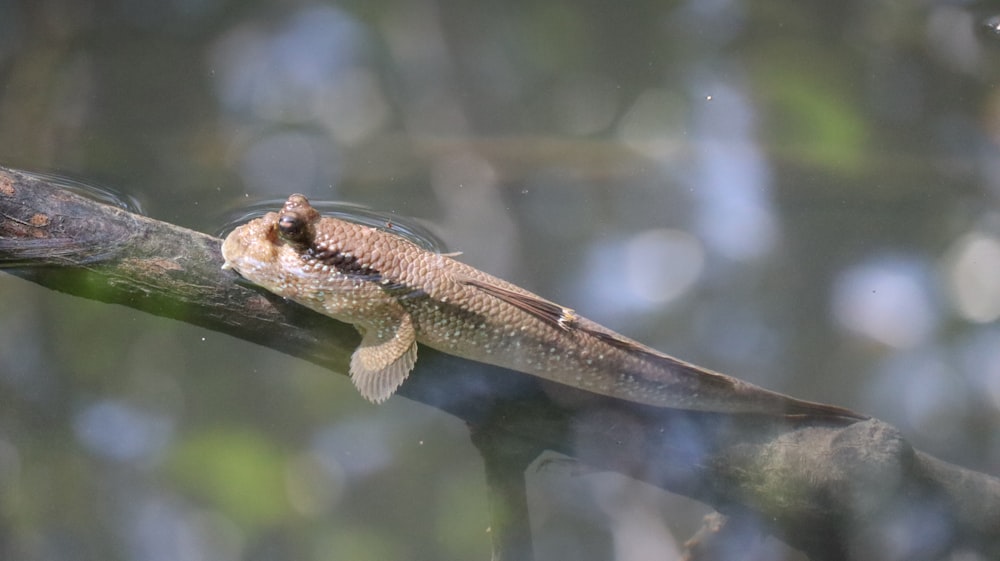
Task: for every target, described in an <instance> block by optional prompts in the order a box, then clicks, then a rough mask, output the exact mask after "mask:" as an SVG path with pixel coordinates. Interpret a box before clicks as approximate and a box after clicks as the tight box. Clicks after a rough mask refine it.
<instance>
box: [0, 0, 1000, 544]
mask: <svg viewBox="0 0 1000 561" xmlns="http://www.w3.org/2000/svg"><path fill="white" fill-rule="evenodd" d="M998 14H1000V7H997V6H996V5H995V4H987V3H974V2H962V1H957V0H956V1H950V2H949V1H940V2H933V1H932V2H896V1H891V0H875V1H871V0H868V1H846V2H825V1H820V0H812V1H801V0H796V1H792V0H763V1H760V2H746V1H740V0H709V1H704V0H676V1H635V2H622V3H612V2H601V1H591V0H584V1H567V0H541V1H532V0H513V1H511V0H508V1H504V2H489V1H485V0H475V1H469V2H457V1H448V0H442V1H432V0H416V1H400V0H376V1H364V2H362V1H345V2H333V1H322V0H271V1H265V0H0V165H4V166H9V167H15V168H21V169H27V170H32V171H41V172H48V173H58V174H61V175H64V176H66V177H69V178H73V179H76V180H79V181H82V182H84V183H88V184H92V185H100V186H105V187H108V188H111V189H114V190H117V191H118V192H119V193H121V194H122V196H123V198H128V199H133V200H135V201H138V203H139V204H140V205H141V207H142V209H143V211H144V212H146V213H147V214H149V215H150V216H153V217H155V218H158V219H161V220H167V221H171V222H174V223H177V224H181V225H184V226H187V227H190V228H194V229H197V230H201V231H206V232H218V231H219V229H220V228H221V227H222V226H223V224H225V223H226V221H227V220H229V219H231V217H232V216H233V215H234V213H239V212H240V209H242V208H245V207H246V206H247V205H250V204H253V203H257V202H260V201H263V200H269V199H274V198H279V199H280V198H283V197H285V196H287V195H288V194H289V193H291V192H302V193H305V194H307V195H308V196H310V197H312V198H314V199H319V200H341V201H349V202H352V203H361V204H365V205H368V206H370V207H372V208H375V209H379V210H382V211H386V212H390V213H393V214H395V215H398V216H399V217H400V219H401V220H405V219H407V217H409V218H411V219H414V220H417V221H419V222H420V223H422V224H425V225H428V226H429V227H430V228H431V229H432V230H433V231H434V232H435V234H437V235H438V236H439V237H440V238H442V239H443V240H445V241H446V243H447V244H448V246H449V249H450V250H456V251H462V252H464V253H463V257H462V259H463V260H465V261H467V262H469V263H471V264H473V265H476V266H478V267H480V268H483V269H486V270H488V271H489V272H491V273H494V274H496V275H498V276H501V277H504V278H507V279H509V280H511V281H514V282H517V283H519V284H521V285H523V286H525V287H528V288H530V289H532V290H534V291H536V292H538V293H541V294H543V295H545V296H547V297H550V298H552V299H553V300H556V301H558V302H560V303H563V304H566V305H568V306H571V307H573V308H575V309H576V310H578V311H579V312H580V313H582V314H584V315H586V316H588V317H590V318H592V319H595V320H597V321H599V322H601V323H604V324H605V325H608V326H609V327H612V328H614V329H616V330H618V331H621V332H623V333H626V334H628V335H629V336H632V337H633V338H636V339H639V340H640V341H643V342H645V343H648V344H650V345H651V346H654V347H656V348H658V349H661V350H663V351H666V352H669V353H671V354H674V355H677V356H680V357H682V358H684V359H686V360H689V361H692V362H695V363H698V364H701V365H704V366H707V367H710V368H713V369H715V370H720V371H723V372H727V373H730V374H734V375H737V376H740V377H742V378H744V379H747V380H751V381H753V382H756V383H759V384H761V385H764V386H767V387H769V388H773V389H777V390H780V391H783V392H786V393H791V394H794V395H796V396H799V397H803V398H808V399H814V400H820V401H827V402H833V403H837V404H840V405H845V406H848V407H851V408H853V409H857V410H859V411H864V412H866V413H869V414H872V415H874V416H876V417H879V418H881V419H883V420H885V421H887V422H889V423H891V424H893V425H895V426H897V427H898V428H899V429H901V430H902V431H903V433H904V434H905V435H906V436H907V437H908V438H909V439H910V440H911V441H912V442H913V443H914V444H915V445H916V446H917V447H919V448H921V449H923V450H925V451H927V452H930V453H932V454H934V455H937V456H939V457H941V458H943V459H946V460H949V461H952V462H954V463H958V464H961V465H963V466H966V467H969V468H972V469H976V470H981V471H986V472H989V473H998V472H1000V430H997V427H998V425H1000V327H998V326H997V318H998V317H1000V212H998V202H1000V89H998V83H1000V33H998V30H1000V20H998V19H997V15H998ZM559 466H560V464H559V463H554V464H553V463H550V464H547V466H546V467H543V468H541V469H532V470H531V471H529V474H528V477H529V491H530V494H531V496H530V500H531V505H532V512H531V517H532V524H533V527H534V528H535V532H536V552H537V554H538V558H539V559H540V560H555V559H576V560H595V561H596V560H606V559H616V560H628V561H638V560H646V559H657V560H662V559H672V558H674V556H675V555H676V552H677V550H678V547H679V546H678V543H680V542H682V541H683V540H684V539H686V538H687V537H688V536H689V535H690V533H691V532H692V531H693V529H694V528H696V527H697V525H698V524H699V521H700V517H701V516H702V515H703V514H705V513H706V512H708V510H707V509H706V508H705V507H703V506H701V505H698V504H696V503H693V502H691V501H688V500H686V499H683V498H680V497H675V496H671V495H669V494H667V493H664V492H662V491H660V490H657V489H652V488H650V487H647V486H644V485H642V484H639V483H636V482H633V481H629V480H627V479H625V478H622V477H618V476H612V475H608V474H593V473H586V472H585V471H584V472H582V473H581V472H580V470H577V469H572V468H565V467H559ZM485 497H486V490H485V486H484V476H483V473H482V464H481V461H480V460H479V458H478V456H477V455H476V452H475V450H474V449H473V448H472V446H471V445H470V444H469V441H468V436H467V434H466V430H465V428H464V426H463V425H462V424H461V423H459V422H458V421H456V420H455V419H453V418H451V417H448V416H447V415H445V414H443V413H441V412H439V411H436V410H433V409H430V408H428V407H425V406H422V405H419V404H415V403H412V402H409V401H407V400H405V399H404V398H395V399H392V400H390V401H389V402H388V403H386V404H384V405H382V406H377V407H376V406H372V405H370V404H368V403H365V402H364V401H363V400H362V399H361V398H360V397H359V396H358V395H357V394H356V392H355V391H354V389H353V387H352V386H351V384H350V382H349V380H348V379H347V378H346V377H344V376H340V375H337V374H334V373H331V372H328V371H324V370H321V369H318V368H316V367H315V366H312V365H309V364H306V363H304V362H302V361H299V360H295V359H291V358H289V357H286V356H283V355H280V354H277V353H275V352H272V351H269V350H267V349H263V348H260V347H256V346H254V345H251V344H249V343H245V342H242V341H237V340H233V339H231V338H228V337H226V336H222V335H219V334H216V333H212V332H209V331H205V330H202V329H198V328H194V327H191V326H188V325H184V324H182V323H178V322H172V321H167V320H163V319H159V318H154V317H150V316H147V315H143V314H141V313H138V312H135V311H133V310H130V309H125V308H122V307H116V306H108V305H103V304H100V303H96V302H91V301H86V300H83V299H78V298H72V297H68V296H64V295H60V294H56V293H53V292H50V291H47V290H45V289H42V288H39V287H36V286H34V285H31V284H29V283H26V282H24V281H21V280H19V279H16V278H14V277H11V276H9V275H0V547H2V553H3V554H4V558H8V559H25V560H35V559H37V560H48V559H60V560H130V561H132V560H134V561H160V560H223V561H224V560H237V559H240V560H243V559H246V560H270V559H296V560H341V559H350V560H352V561H367V560H373V561H374V560H465V559H486V558H488V555H489V525H490V521H489V519H488V516H487V513H486V504H485ZM932 522H933V521H931V523H932ZM890 553H891V552H890ZM732 558H733V559H737V558H738V559H801V556H799V554H797V553H796V552H794V551H790V550H787V549H785V548H783V546H782V545H781V544H779V543H777V542H775V541H773V540H768V541H765V542H763V543H762V544H761V545H760V546H759V547H758V548H757V549H756V550H755V551H753V552H747V551H745V550H744V551H739V552H735V553H734V554H733V557H732ZM887 558H891V556H890V557H887ZM963 559H966V558H963Z"/></svg>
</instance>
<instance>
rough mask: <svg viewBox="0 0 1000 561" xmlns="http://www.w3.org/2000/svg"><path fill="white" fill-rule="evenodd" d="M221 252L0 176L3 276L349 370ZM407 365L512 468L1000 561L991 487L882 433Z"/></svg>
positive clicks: (305, 319) (316, 333)
mask: <svg viewBox="0 0 1000 561" xmlns="http://www.w3.org/2000/svg"><path fill="white" fill-rule="evenodd" d="M219 246H220V240H218V239H217V238H213V237H211V236H207V235H204V234H200V233H198V232H194V231H191V230H187V229H184V228H180V227H177V226H174V225H171V224H168V223H164V222H159V221H156V220H153V219H150V218H147V217H144V216H139V215H136V214H132V213H130V212H127V211H124V210H121V209H118V208H115V207H112V206H109V205H106V204H103V203H99V202H96V201H92V200H89V199H86V198H83V197H81V196H79V195H76V194H74V193H71V192H69V191H66V190H63V189H61V188H59V187H58V186H56V185H52V184H51V183H49V182H47V181H45V180H43V179H39V178H37V177H32V176H29V175H25V174H22V173H19V172H16V171H12V170H5V169H3V168H0V266H3V267H7V268H8V270H9V272H11V273H13V274H15V275H18V276H20V277H23V278H25V279H28V280H30V281H33V282H36V283H38V284H40V285H43V286H46V287H49V288H52V289H55V290H59V291H62V292H67V293H70V294H75V295H78V296H83V297H85V298H92V299H97V300H101V301H105V302H113V303H118V304H123V305H126V306H130V307H132V308H136V309H139V310H143V311H146V312H149V313H152V314H156V315H160V316H165V317H170V318H174V319H178V320H180V321H184V322H188V323H191V324H195V325H200V326H203V327H206V328H209V329H212V330H215V331H218V332H222V333H226V334H229V335H232V336H234V337H238V338H241V339H245V340H248V341H253V342H255V343H258V344H261V345H264V346H267V347H270V348H273V349H275V350H279V351H281V352H284V353H287V354H290V355H293V356H297V357H300V358H304V359H306V360H309V361H312V362H314V363H316V364H319V365H321V366H324V367H326V368H329V369H330V370H332V371H334V372H337V373H341V374H343V373H345V372H346V371H347V364H348V358H349V356H350V353H351V352H352V350H353V349H354V347H355V346H356V345H357V343H358V341H359V338H358V335H357V334H356V332H355V331H354V329H353V328H352V327H351V326H349V325H346V324H343V323H339V322H336V321H334V320H331V319H329V318H326V317H324V316H321V315H319V314H315V313H313V312H310V311H308V310H306V309H304V308H302V307H300V306H298V305H296V304H292V303H289V302H285V301H283V300H281V299H280V298H276V297H273V296H271V295H269V294H267V293H264V292H261V291H259V290H256V289H253V288H251V287H247V286H244V285H243V284H240V283H238V282H236V281H237V276H236V275H235V274H233V273H232V272H230V271H223V270H222V269H221V266H222V257H221V255H220V253H219ZM420 353H421V358H420V360H419V361H418V364H417V368H416V370H415V371H414V373H413V374H412V375H411V376H410V378H409V379H408V381H407V382H406V383H405V384H404V385H403V386H402V388H401V389H400V391H399V393H400V394H402V395H404V396H406V397H408V398H410V399H413V400H416V401H419V402H422V403H425V404H427V405H430V406H432V407H436V408H438V409H441V410H443V411H446V412H448V413H450V414H452V415H455V416H457V417H459V418H461V419H463V420H465V421H466V422H467V423H468V424H470V425H471V426H472V427H473V428H474V432H475V431H479V432H478V434H479V436H478V437H477V440H478V441H481V442H497V441H498V436H499V437H502V438H500V440H502V441H503V442H504V446H513V447H514V448H516V449H517V450H516V451H515V453H514V455H515V457H530V456H531V455H533V452H534V451H541V450H554V451H557V452H560V453H563V454H566V455H568V456H572V457H574V458H578V459H580V460H581V461H583V462H586V463H587V464H589V465H591V466H593V467H595V468H597V469H601V470H611V471H616V472H619V473H622V474H625V475H627V476H630V477H634V478H636V479H640V480H642V481H646V482H648V483H651V484H653V485H657V486H659V487H662V488H664V489H667V490H669V491H672V492H675V493H680V494H683V495H687V496H690V497H693V498H696V499H698V500H701V501H704V502H706V503H708V504H710V505H712V506H713V507H715V508H716V509H718V510H719V511H720V512H722V513H725V514H727V515H729V516H731V517H740V518H741V519H755V520H756V521H757V522H758V523H759V524H760V525H761V526H763V527H764V528H765V529H766V530H767V531H769V532H771V533H773V534H774V535H775V536H777V537H778V538H780V539H782V540H784V541H785V542H787V543H788V544H790V545H792V546H793V547H796V548H798V549H801V550H803V551H805V552H806V553H807V554H808V555H809V556H810V558H811V559H814V560H825V559H830V560H832V559H838V560H839V559H871V558H881V559H938V558H943V557H946V556H947V555H948V553H949V552H951V551H955V550H959V549H961V550H963V551H972V552H977V553H979V554H981V555H982V556H984V558H997V557H1000V480H998V479H996V478H993V477H990V476H988V475H985V474H981V473H976V472H971V471H968V470H964V469H962V468H959V467H956V466H953V465H950V464H947V463H945V462H942V461H940V460H937V459H935V458H932V457H930V456H927V455H926V454H923V453H920V452H917V451H914V450H913V449H912V448H911V446H910V445H909V444H908V443H907V442H906V441H905V439H903V437H902V436H901V435H900V434H899V432H898V431H897V430H895V429H894V428H893V427H891V426H888V425H886V424H884V423H882V422H880V421H877V420H871V421H867V422H862V423H855V424H852V425H848V426H837V425H823V424H817V423H816V422H813V423H812V424H807V423H799V424H789V423H787V422H781V421H778V420H775V419H770V418H761V417H754V416H746V415H744V416H726V415H717V414H707V413H693V412H683V411H675V410H666V409H657V408H653V407H646V406H638V405H635V404H631V403H627V402H623V401H619V400H615V399H611V398H606V397H601V396H597V395H593V394H590V393H587V392H585V391H582V390H574V389H572V388H567V387H565V386H559V385H555V384H549V383H545V382H542V381H540V380H538V379H536V378H534V377H532V376H529V375H526V374H521V373H517V372H512V371H508V370H503V369H500V368H496V367H491V366H486V365H482V364H478V363H474V362H470V361H466V360H463V359H459V358H456V357H452V356H448V355H444V354H442V353H438V352H435V351H433V350H432V349H428V348H421V350H420ZM484 435H485V436H484ZM525 451H528V453H525ZM914 512H919V513H920V515H919V516H915V515H913V513H914ZM928 524H933V525H934V526H933V531H930V530H929V529H928ZM522 531H523V528H522ZM900 536H902V537H903V538H904V539H902V540H901V539H900Z"/></svg>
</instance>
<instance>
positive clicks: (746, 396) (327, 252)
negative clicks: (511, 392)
mask: <svg viewBox="0 0 1000 561" xmlns="http://www.w3.org/2000/svg"><path fill="white" fill-rule="evenodd" d="M290 212H291V213H293V216H294V217H299V218H302V217H305V218H304V220H305V222H307V223H308V224H307V226H308V230H307V231H305V232H303V233H302V235H301V237H299V238H297V239H295V240H294V241H290V240H289V239H287V236H282V235H281V234H280V233H279V231H278V230H279V229H278V223H279V220H281V219H282V217H283V216H286V215H288V213H290ZM296 213H297V214H296ZM222 252H223V255H224V257H225V259H226V266H227V267H229V268H233V269H235V270H236V271H238V272H239V273H240V274H241V275H242V276H244V277H245V278H247V279H248V280H250V281H251V282H254V283H255V284H258V285H260V286H262V287H264V288H266V289H267V290H269V291H271V292H274V293H275V294H278V295H281V296H284V297H286V298H289V299H291V300H294V301H296V302H298V303H300V304H303V305H305V306H307V307H309V308H312V309H313V310H316V311H318V312H320V313H323V314H326V315H329V316H331V317H333V318H336V319H338V320H341V321H345V322H348V323H352V324H354V325H355V326H357V327H358V328H359V330H361V331H362V333H368V332H371V331H376V332H383V331H390V332H391V331H393V330H394V329H396V328H397V327H398V325H399V324H400V322H401V321H403V320H404V319H408V320H409V321H410V322H412V325H413V328H414V331H415V334H416V340H417V341H418V342H420V343H421V344H424V345H427V346H430V347H433V348H435V349H438V350H440V351H443V352H445V353H449V354H453V355H457V356H460V357H464V358H468V359H472V360H476V361H480V362H486V363H490V364H495V365H498V366H502V367H506V368H510V369H513V370H518V371H521V372H527V373H529V374H533V375H536V376H540V377H542V378H546V379H548V380H553V381H556V382H560V383H563V384H567V385H570V386H573V387H577V388H582V389H585V390H589V391H592V392H596V393H600V394H604V395H608V396H612V397H617V398H621V399H625V400H630V401H635V402H639V403H644V404H648V405H654V406H661V407H669V408H677V409H691V410H700V411H715V412H723V413H761V414H766V415H778V416H783V415H795V416H820V417H834V418H843V419H847V420H850V419H860V418H864V417H863V416H861V415H858V414H856V413H853V412H851V411H848V410H845V409H841V408H838V407H834V406H828V405H823V404H818V403H811V402H806V401H801V400H796V399H793V398H790V397H788V396H784V395H781V394H778V393H774V392H770V391H767V390H764V389H762V388H759V387H757V386H753V385H751V384H748V383H745V382H742V381H740V380H737V379H736V378H732V377H729V376H725V375H722V374H718V373H714V372H710V371H707V370H705V369H702V368H699V367H697V366H694V365H691V364H688V363H685V362H683V361H680V360H677V359H674V358H672V357H669V356H667V355H664V354H662V353H659V352H657V351H655V350H652V349H650V348H648V347H645V346H643V345H641V344H640V343H637V342H635V341H632V340H630V339H627V338H625V337H623V336H621V335H618V334H616V333H614V332H612V331H610V330H608V329H606V328H604V327H601V326H600V325H597V324H596V323H594V322H591V321H589V320H587V319H585V318H582V317H579V316H576V315H575V314H573V312H572V311H571V310H568V309H566V308H562V307H560V306H558V305H555V304H552V303H551V302H548V301H546V300H543V299H541V298H540V297H538V296H536V295H534V294H532V293H530V292H528V291H526V290H524V289H521V288H519V287H517V286H515V285H513V284H510V283H508V282H506V281H504V280H501V279H498V278H496V277H493V276H491V275H489V274H487V273H484V272H482V271H480V270H478V269H475V268H473V267H471V266H469V265H466V264H464V263H461V262H459V261H456V260H454V259H451V258H450V257H447V256H444V255H441V254H438V253H433V252H430V251H427V250H424V249H422V248H420V247H419V246H417V245H415V244H413V243H411V242H410V241H408V240H406V239H405V238H403V237H401V236H399V235H396V234H394V233H392V232H391V231H386V230H381V229H376V228H372V227H370V226H364V225H359V224H355V223H352V222H346V221H343V220H338V219H334V218H320V217H319V215H318V213H317V212H316V211H315V210H313V209H312V208H311V207H310V206H309V205H308V201H306V200H305V198H304V197H301V196H298V195H293V196H292V197H291V198H290V199H289V202H288V203H286V205H285V208H284V209H283V211H282V213H280V214H279V213H270V214H267V215H266V216H264V217H263V218H259V219H256V220H253V221H251V222H249V223H247V224H245V225H243V226H241V227H239V228H237V229H236V230H234V231H233V232H232V233H231V234H230V235H229V236H228V237H227V238H226V240H225V242H224V244H223V248H222ZM524 302H528V304H529V305H528V306H525V305H523V303H524ZM519 303H520V304H521V305H518V304H519ZM532 305H537V306H538V307H539V308H540V309H542V310H543V311H542V312H539V311H537V310H535V309H533V308H532ZM546 311H547V312H548V314H546V313H545V312H546ZM406 316H408V318H407V317H406ZM413 352H414V356H413V359H414V360H415V358H416V355H415V347H414V348H413ZM357 354H358V353H356V355H357ZM404 367H405V372H402V373H397V375H398V381H397V382H393V383H392V385H391V387H387V388H382V389H381V390H378V391H382V392H385V393H384V394H383V395H381V396H372V395H370V394H369V395H366V397H368V398H369V399H372V400H374V401H380V400H381V399H384V398H386V397H388V396H389V395H391V393H392V391H394V390H395V387H396V386H398V384H399V383H401V382H402V380H403V379H404V378H405V376H406V374H407V373H408V372H409V369H410V367H412V361H411V363H409V364H405V365H404ZM354 369H355V364H354V362H353V361H352V376H353V375H354V374H355V373H354V372H353V370H354ZM356 382H357V380H356ZM359 389H362V393H367V392H366V390H365V389H364V388H360V387H359Z"/></svg>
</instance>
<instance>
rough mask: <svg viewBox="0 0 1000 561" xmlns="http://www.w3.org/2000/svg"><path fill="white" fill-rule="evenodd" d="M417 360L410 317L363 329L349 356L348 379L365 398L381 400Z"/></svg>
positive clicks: (391, 392) (401, 380) (390, 392)
mask: <svg viewBox="0 0 1000 561" xmlns="http://www.w3.org/2000/svg"><path fill="white" fill-rule="evenodd" d="M416 362H417V334H416V331H414V329H413V321H412V320H411V319H410V316H409V315H407V314H403V315H402V316H400V319H399V323H397V324H396V325H393V326H389V327H382V328H379V329H368V330H366V331H365V332H364V335H363V337H362V339H361V345H360V346H358V348H357V349H356V350H355V351H354V354H353V355H351V379H352V380H353V381H354V386H355V387H357V388H358V391H359V392H361V395H362V396H363V397H364V398H365V399H367V400H368V401H371V402H374V403H381V402H383V401H385V400H387V399H389V397H390V396H391V395H392V394H393V393H394V392H395V391H396V388H398V387H399V386H400V384H402V383H403V380H406V377H407V376H408V375H409V374H410V370H413V365H414V364H415V363H416Z"/></svg>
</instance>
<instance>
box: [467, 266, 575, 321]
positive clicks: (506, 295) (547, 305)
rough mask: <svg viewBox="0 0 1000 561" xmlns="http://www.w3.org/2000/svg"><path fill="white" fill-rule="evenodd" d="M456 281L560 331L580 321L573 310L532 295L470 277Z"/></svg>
mask: <svg viewBox="0 0 1000 561" xmlns="http://www.w3.org/2000/svg"><path fill="white" fill-rule="evenodd" d="M456 280H457V281H458V282H460V283H462V284H467V285H469V286H474V287H476V288H478V289H479V290H482V291H483V292H485V293H487V294H489V295H491V296H495V297H496V298H499V299H501V300H503V301H504V302H507V303H508V304H510V305H511V306H514V307H515V308H518V309H520V310H523V311H525V312H527V313H529V314H531V315H533V316H535V317H536V318H538V319H540V320H542V321H544V322H546V323H550V324H552V325H553V326H555V327H558V328H559V329H563V330H566V331H569V330H570V329H573V328H574V327H576V322H577V320H578V319H579V316H577V315H576V312H574V311H573V310H571V309H569V308H566V307H564V306H560V305H559V304H556V303H555V302H549V301H548V300H546V299H544V298H541V297H539V296H535V295H534V294H531V293H526V292H518V291H515V290H511V289H509V288H504V287H502V286H497V285H495V284H493V283H490V282H485V281H481V280H478V279H474V278H470V277H459V278H458V279H456Z"/></svg>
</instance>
